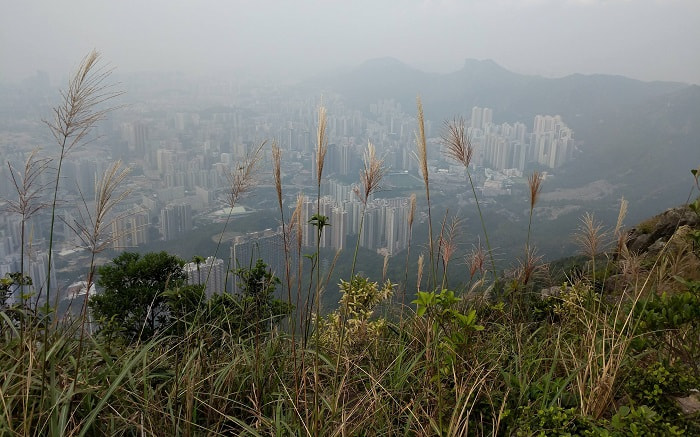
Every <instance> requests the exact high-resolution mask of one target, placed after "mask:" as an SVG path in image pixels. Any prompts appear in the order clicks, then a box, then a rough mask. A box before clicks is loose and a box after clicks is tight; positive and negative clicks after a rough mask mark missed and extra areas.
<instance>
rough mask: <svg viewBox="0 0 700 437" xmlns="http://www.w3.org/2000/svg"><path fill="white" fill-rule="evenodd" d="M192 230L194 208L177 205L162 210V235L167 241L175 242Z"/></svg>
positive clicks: (186, 205) (182, 204)
mask: <svg viewBox="0 0 700 437" xmlns="http://www.w3.org/2000/svg"><path fill="white" fill-rule="evenodd" d="M190 230H192V206H191V205H190V204H187V203H177V204H171V205H168V206H166V207H165V208H163V209H161V210H160V233H161V234H162V235H163V239H164V240H165V241H169V240H175V239H177V238H179V237H181V236H182V235H184V234H185V233H186V232H188V231H190Z"/></svg>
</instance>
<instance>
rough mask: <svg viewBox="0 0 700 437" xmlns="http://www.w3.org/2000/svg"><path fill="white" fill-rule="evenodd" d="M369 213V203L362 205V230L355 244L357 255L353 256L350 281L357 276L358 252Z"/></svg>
mask: <svg viewBox="0 0 700 437" xmlns="http://www.w3.org/2000/svg"><path fill="white" fill-rule="evenodd" d="M366 211H367V203H366V202H363V203H362V214H361V215H360V229H359V230H358V232H357V241H356V242H355V253H354V255H353V256H352V268H351V269H350V280H352V277H353V276H354V275H355V263H356V261H357V252H358V251H359V250H360V238H362V227H363V226H364V223H365V212H366Z"/></svg>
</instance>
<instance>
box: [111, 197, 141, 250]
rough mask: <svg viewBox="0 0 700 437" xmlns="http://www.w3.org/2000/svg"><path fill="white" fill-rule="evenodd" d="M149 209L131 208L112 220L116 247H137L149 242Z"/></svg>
mask: <svg viewBox="0 0 700 437" xmlns="http://www.w3.org/2000/svg"><path fill="white" fill-rule="evenodd" d="M148 223H149V219H148V211H147V210H145V209H142V208H138V207H135V208H131V209H130V210H128V211H126V212H125V213H124V214H122V215H120V216H118V217H117V218H116V219H115V220H114V221H113V222H112V245H113V247H114V248H115V249H123V248H125V247H136V246H138V245H139V244H143V243H147V242H148Z"/></svg>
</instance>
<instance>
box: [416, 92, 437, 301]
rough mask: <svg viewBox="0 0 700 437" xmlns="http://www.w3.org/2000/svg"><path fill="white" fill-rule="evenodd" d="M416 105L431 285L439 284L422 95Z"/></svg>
mask: <svg viewBox="0 0 700 437" xmlns="http://www.w3.org/2000/svg"><path fill="white" fill-rule="evenodd" d="M416 107H417V110H418V114H417V116H416V119H417V121H418V131H417V132H416V146H417V156H418V166H419V168H420V172H421V175H422V176H423V185H425V199H426V202H427V203H428V255H429V260H430V266H429V270H428V271H429V272H430V281H431V287H435V286H437V282H436V281H437V272H436V265H435V259H434V258H435V251H434V249H433V243H434V241H433V217H432V208H431V205H430V178H429V176H428V144H427V140H426V138H425V118H424V116H423V103H422V102H421V99H420V96H419V97H417V98H416Z"/></svg>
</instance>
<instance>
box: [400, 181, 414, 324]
mask: <svg viewBox="0 0 700 437" xmlns="http://www.w3.org/2000/svg"><path fill="white" fill-rule="evenodd" d="M415 216H416V193H411V197H410V200H409V207H408V244H407V245H406V263H405V268H404V279H403V286H402V287H401V315H400V320H401V322H403V309H404V306H405V305H406V292H407V291H408V263H409V261H410V259H411V240H413V221H414V219H415Z"/></svg>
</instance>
